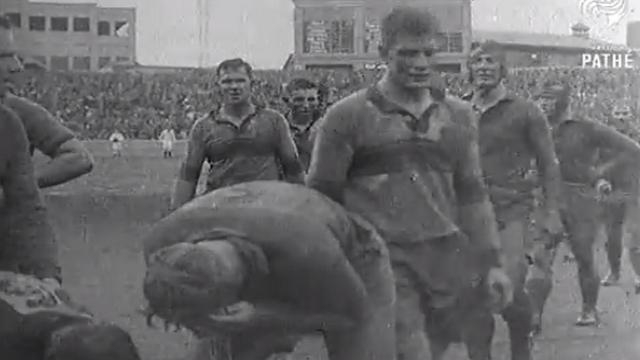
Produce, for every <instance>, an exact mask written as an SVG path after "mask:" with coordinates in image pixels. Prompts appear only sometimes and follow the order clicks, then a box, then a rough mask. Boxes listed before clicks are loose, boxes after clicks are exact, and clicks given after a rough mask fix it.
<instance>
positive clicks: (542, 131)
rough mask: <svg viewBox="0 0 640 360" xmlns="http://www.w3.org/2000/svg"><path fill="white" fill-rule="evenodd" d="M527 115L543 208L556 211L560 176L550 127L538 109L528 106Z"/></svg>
mask: <svg viewBox="0 0 640 360" xmlns="http://www.w3.org/2000/svg"><path fill="white" fill-rule="evenodd" d="M527 113H528V114H527V117H526V118H527V120H528V123H527V136H528V140H529V143H530V144H531V146H532V147H533V150H534V152H535V157H536V164H537V167H538V173H539V174H541V176H542V187H543V191H544V207H545V209H546V210H547V212H553V211H557V210H558V200H557V199H559V198H560V193H561V190H560V189H561V176H560V163H559V162H558V157H557V155H556V152H555V146H554V143H553V136H552V135H551V126H550V125H549V123H548V121H547V119H546V117H545V116H544V114H543V113H542V111H540V109H538V107H536V106H529V107H528V111H527Z"/></svg>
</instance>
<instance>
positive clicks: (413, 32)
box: [380, 6, 440, 56]
mask: <svg viewBox="0 0 640 360" xmlns="http://www.w3.org/2000/svg"><path fill="white" fill-rule="evenodd" d="M381 28H382V29H381V33H382V34H381V35H382V45H381V47H380V51H381V54H382V55H383V56H384V55H386V54H387V53H388V51H389V49H390V48H391V47H392V46H393V44H394V43H395V41H396V39H397V38H398V36H400V35H410V36H432V35H436V34H437V33H438V32H439V31H440V24H439V23H438V20H437V19H436V18H435V17H434V16H433V15H432V14H431V13H430V12H429V11H427V10H425V9H422V8H415V7H409V6H398V7H394V8H393V9H392V10H391V12H390V13H389V14H388V15H387V16H385V17H384V19H382V24H381Z"/></svg>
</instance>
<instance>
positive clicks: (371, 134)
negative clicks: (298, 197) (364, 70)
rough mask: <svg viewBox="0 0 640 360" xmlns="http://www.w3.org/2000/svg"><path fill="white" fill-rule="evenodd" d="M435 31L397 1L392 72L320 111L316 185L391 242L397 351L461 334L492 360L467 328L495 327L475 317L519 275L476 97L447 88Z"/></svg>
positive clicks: (440, 346)
mask: <svg viewBox="0 0 640 360" xmlns="http://www.w3.org/2000/svg"><path fill="white" fill-rule="evenodd" d="M438 33H439V26H438V25H437V22H436V20H435V19H434V18H433V16H432V15H430V14H429V13H428V12H426V11H424V10H421V9H416V8H410V7H397V8H394V9H393V10H392V11H391V13H389V14H388V15H387V16H386V17H385V18H384V19H383V21H382V45H381V46H380V55H381V57H382V59H383V61H384V62H385V63H386V66H387V69H386V72H385V75H384V76H383V78H382V79H381V80H380V81H379V82H377V83H376V84H375V85H373V86H371V87H370V88H368V89H363V90H361V91H358V92H356V93H354V94H352V95H350V96H348V97H347V98H345V99H342V100H340V101H338V102H337V103H336V104H334V105H333V106H332V107H331V108H329V109H328V111H327V113H326V114H325V116H324V117H323V118H322V119H321V120H320V122H319V125H318V130H317V132H316V137H315V144H314V149H313V154H312V158H311V165H310V168H309V174H308V176H307V183H308V185H309V186H311V187H312V188H315V189H318V190H319V191H320V192H322V193H324V194H326V195H328V196H329V197H331V198H332V199H334V200H336V201H337V202H339V203H341V204H344V206H345V207H346V208H347V210H349V211H353V212H355V213H357V214H359V215H361V216H363V217H364V218H365V219H367V220H368V221H370V222H371V223H372V224H373V225H374V226H375V227H376V228H377V230H378V232H379V233H380V235H381V236H382V237H383V239H384V240H385V241H386V243H387V246H388V247H389V252H390V256H391V261H392V265H393V269H394V273H395V279H396V299H397V310H396V316H397V323H396V331H397V334H396V337H397V351H398V354H397V356H398V358H399V359H406V360H418V359H427V358H430V354H429V348H430V349H431V358H433V359H436V360H438V359H441V358H442V356H443V355H444V353H445V351H446V349H447V348H448V346H449V344H450V343H451V342H452V341H458V340H463V341H465V342H466V344H467V348H468V352H469V356H470V357H471V359H474V360H475V359H483V360H485V359H487V358H488V357H489V350H490V349H486V348H485V349H483V348H482V347H480V348H479V347H478V344H477V343H478V341H477V340H476V337H473V336H470V335H472V334H476V333H479V334H484V335H486V336H489V337H490V336H491V334H490V333H489V332H488V331H486V329H478V328H476V327H475V326H474V325H475V324H483V323H482V322H480V321H479V320H478V321H477V322H476V321H470V320H469V319H471V318H470V316H474V317H475V316H479V317H489V318H491V317H492V315H491V314H489V313H485V312H484V309H485V308H487V307H489V306H490V305H489V304H487V303H491V304H492V305H493V306H491V307H492V308H493V309H494V310H495V311H501V310H502V308H503V307H504V306H505V305H506V304H508V303H509V302H510V300H511V294H512V292H511V284H510V281H509V278H508V277H507V276H506V274H505V272H504V270H503V269H502V261H501V257H502V256H501V249H500V243H499V235H498V231H497V227H496V223H495V217H494V213H493V210H492V207H491V203H490V202H489V199H488V196H487V193H486V189H485V185H484V182H483V179H482V172H481V169H480V158H479V154H478V143H477V130H476V128H475V121H476V119H475V117H474V114H473V111H472V109H471V106H470V105H469V104H468V103H465V102H463V101H462V100H458V99H455V98H453V97H450V96H446V95H445V88H444V85H443V81H442V79H441V78H439V75H438V74H437V71H436V70H435V69H434V65H435V59H434V58H435V57H434V55H435V54H436V51H437V50H436V49H437V39H438ZM483 285H484V286H483ZM485 286H486V287H485ZM488 294H489V295H490V296H488V297H487V296H486V295H488ZM480 309H482V310H483V311H479V310H480ZM462 318H464V319H465V320H461V319H462ZM474 320H475V319H474ZM425 324H426V327H425ZM463 324H464V325H463ZM483 326H484V325H483ZM428 341H429V343H430V344H429V343H428ZM483 341H484V339H483ZM429 345H430V346H429ZM480 345H482V346H484V343H482V344H480Z"/></svg>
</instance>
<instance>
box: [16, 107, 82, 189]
mask: <svg viewBox="0 0 640 360" xmlns="http://www.w3.org/2000/svg"><path fill="white" fill-rule="evenodd" d="M14 103H15V106H16V107H18V108H17V109H16V112H17V113H18V114H19V115H20V117H21V119H22V121H23V122H24V126H25V130H26V131H27V135H28V137H29V141H30V142H31V144H33V146H34V147H35V148H36V149H38V150H40V151H41V152H42V153H43V154H45V155H47V156H48V157H49V158H50V159H51V160H50V161H49V162H47V163H45V164H43V165H41V166H39V167H38V168H36V179H37V181H38V186H39V187H40V188H47V187H51V186H55V185H59V184H63V183H66V182H68V181H71V180H73V179H75V178H77V177H79V176H82V175H84V174H87V173H89V172H90V171H91V170H92V169H93V158H92V156H91V154H90V153H89V151H88V150H87V149H86V148H85V147H84V145H82V143H81V142H80V140H78V139H77V138H76V136H75V134H74V133H73V132H72V131H71V130H69V129H68V128H67V127H65V126H64V125H62V123H60V121H59V120H58V119H56V118H55V117H54V116H53V115H52V114H51V113H50V112H49V111H47V110H46V109H45V108H44V107H42V106H40V105H38V104H36V103H33V102H30V101H28V100H24V99H17V100H15V101H14Z"/></svg>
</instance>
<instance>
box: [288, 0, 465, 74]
mask: <svg viewBox="0 0 640 360" xmlns="http://www.w3.org/2000/svg"><path fill="white" fill-rule="evenodd" d="M293 2H294V5H295V10H294V11H295V12H294V27H295V28H294V41H295V45H294V53H293V54H292V56H291V57H290V58H289V59H288V60H287V64H285V67H286V68H290V69H291V68H293V69H314V68H333V69H361V68H366V67H371V66H375V65H376V64H377V61H378V44H379V41H380V20H381V19H382V18H383V17H384V16H385V15H386V14H387V13H388V12H389V11H390V10H391V8H392V7H393V6H396V5H411V6H417V7H424V8H427V9H429V10H430V11H431V13H433V14H434V15H435V16H436V17H437V18H439V19H440V24H441V27H442V33H441V36H442V38H443V41H442V47H443V48H442V52H441V54H440V55H438V56H439V60H438V61H439V62H440V64H441V67H442V69H443V70H446V71H454V72H459V71H461V70H462V69H463V68H464V64H465V56H466V54H467V53H468V51H469V48H470V46H471V0H388V1H385V0H293Z"/></svg>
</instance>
